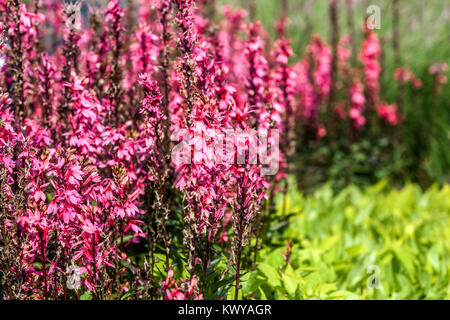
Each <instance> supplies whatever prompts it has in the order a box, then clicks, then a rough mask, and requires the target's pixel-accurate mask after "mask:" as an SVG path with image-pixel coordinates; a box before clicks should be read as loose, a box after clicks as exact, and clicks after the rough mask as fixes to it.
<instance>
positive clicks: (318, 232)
mask: <svg viewBox="0 0 450 320" xmlns="http://www.w3.org/2000/svg"><path fill="white" fill-rule="evenodd" d="M278 200H279V201H278V207H277V212H278V213H277V215H281V207H282V195H279V197H278ZM286 205H287V210H286V214H287V215H289V216H290V217H289V218H288V222H287V223H286V224H285V225H273V226H272V230H269V232H271V233H272V235H271V237H272V238H273V239H274V240H273V241H274V242H276V243H278V246H276V248H274V247H272V248H270V249H268V248H265V249H262V250H261V251H260V254H259V257H258V258H259V259H258V261H259V265H258V267H257V269H256V270H255V271H254V272H252V273H249V274H247V275H246V277H245V279H246V282H245V283H244V285H243V290H242V291H243V292H242V294H243V297H246V298H249V299H250V298H256V299H264V298H268V299H270V298H275V299H344V298H345V299H449V298H450V286H449V278H450V272H449V271H450V270H449V268H450V186H448V185H446V186H444V187H441V188H440V187H438V186H433V187H431V188H430V189H429V190H427V191H426V192H423V191H422V190H421V189H420V188H419V187H418V186H416V185H412V184H410V185H407V186H405V187H404V188H402V189H401V190H395V189H392V188H390V187H389V186H388V184H387V183H386V182H385V181H382V182H380V183H378V184H377V185H375V186H372V187H370V188H368V189H366V190H360V189H358V188H357V187H355V186H349V187H347V188H346V189H345V190H343V191H341V192H340V193H338V194H334V193H333V191H332V189H331V188H330V187H329V186H325V187H322V188H320V189H319V190H317V191H316V192H315V193H314V194H313V195H311V196H303V195H302V194H300V193H298V192H296V191H293V190H291V191H290V192H289V194H288V198H287V203H286ZM280 218H281V216H280ZM276 220H278V221H280V220H279V219H278V218H277V219H276ZM287 240H290V241H291V242H292V243H293V247H292V256H291V262H290V263H289V264H287V263H286V262H285V261H284V260H283V257H282V255H281V252H282V251H283V250H284V246H286V244H287ZM281 244H283V246H281ZM370 266H377V267H378V268H379V271H380V274H379V276H380V282H379V284H380V285H379V288H378V289H372V288H370V287H369V286H368V281H372V282H371V283H374V282H373V277H374V276H375V273H374V271H373V270H372V271H371V270H370ZM375 268H376V267H375ZM368 269H369V270H368ZM368 271H369V273H368Z"/></svg>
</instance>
